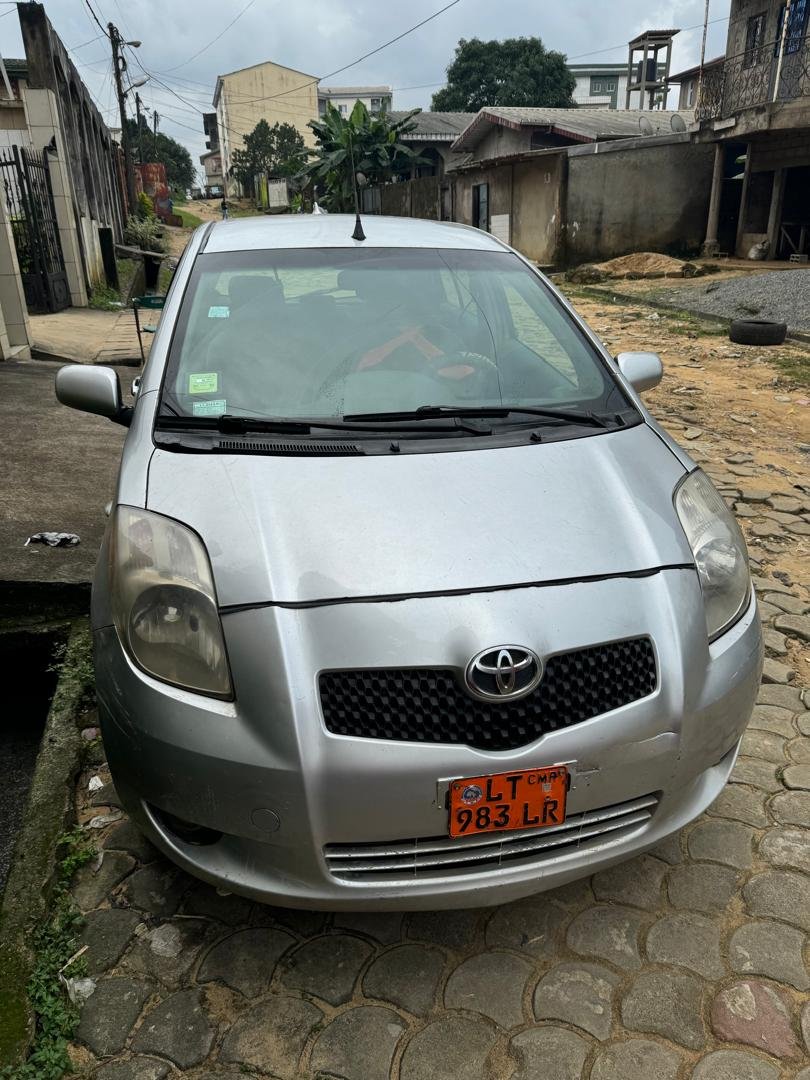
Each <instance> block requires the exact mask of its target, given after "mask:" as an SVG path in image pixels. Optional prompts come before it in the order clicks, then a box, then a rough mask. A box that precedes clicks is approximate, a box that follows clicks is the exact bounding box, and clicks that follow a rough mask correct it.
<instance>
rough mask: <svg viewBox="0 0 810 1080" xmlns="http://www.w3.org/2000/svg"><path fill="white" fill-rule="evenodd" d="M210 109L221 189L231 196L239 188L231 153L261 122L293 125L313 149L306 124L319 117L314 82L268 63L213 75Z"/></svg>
mask: <svg viewBox="0 0 810 1080" xmlns="http://www.w3.org/2000/svg"><path fill="white" fill-rule="evenodd" d="M214 108H215V110H216V116H217V129H218V136H219V150H220V153H221V155H222V173H223V176H224V182H225V189H226V192H227V193H228V194H229V195H235V194H237V193H238V184H237V183H236V181H235V180H234V179H233V178H232V177H231V176H229V173H230V170H231V166H232V162H233V152H234V150H239V149H241V148H242V146H243V142H242V140H243V138H244V137H245V135H249V134H250V132H251V131H253V129H254V128H255V127H256V125H257V124H258V122H259V121H260V120H266V121H267V123H268V124H270V126H271V127H272V126H273V124H276V123H278V124H282V123H287V124H292V125H293V127H296V128H297V129H298V130H299V131H300V132H301V134H302V135H303V137H304V141H305V143H306V144H307V146H313V145H314V143H315V138H314V136H313V133H312V131H311V130H310V128H309V126H308V125H309V121H310V120H317V118H318V79H317V77H316V76H315V75H307V74H306V72H304V71H295V70H294V69H293V68H288V67H284V66H283V65H282V64H274V63H273V62H272V61H270V60H268V61H266V62H265V63H263V64H253V65H252V67H247V68H240V69H239V70H238V71H231V72H229V73H228V74H227V75H219V76H218V77H217V85H216V90H215V91H214ZM211 149H213V147H211Z"/></svg>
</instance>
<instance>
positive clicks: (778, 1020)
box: [71, 310, 810, 1080]
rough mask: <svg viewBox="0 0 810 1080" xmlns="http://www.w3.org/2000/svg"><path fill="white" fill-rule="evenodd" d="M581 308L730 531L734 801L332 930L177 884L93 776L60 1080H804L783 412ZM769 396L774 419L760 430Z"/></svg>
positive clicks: (794, 549)
mask: <svg viewBox="0 0 810 1080" xmlns="http://www.w3.org/2000/svg"><path fill="white" fill-rule="evenodd" d="M587 313H588V314H589V316H590V317H591V318H592V322H593V323H594V324H595V325H596V327H597V329H598V330H599V331H600V332H602V333H604V334H605V335H606V336H607V335H609V336H610V339H611V342H612V343H615V344H616V346H618V344H619V342H621V341H624V342H626V343H627V346H628V347H632V345H633V343H634V340H636V341H638V340H639V338H640V337H641V336H642V334H641V330H643V336H644V337H645V340H646V341H647V342H648V343H649V344H650V345H652V347H656V346H657V347H658V348H659V349H660V350H661V351H662V352H663V353H664V356H665V359H666V360H668V361H669V362H670V369H669V373H668V376H667V382H666V383H665V385H664V388H663V390H661V391H657V392H656V394H655V395H654V406H653V407H654V408H655V411H656V412H657V413H658V414H659V415H660V416H661V417H662V418H663V419H664V420H665V422H666V423H667V424H668V426H669V427H670V429H671V430H672V431H673V433H674V434H675V435H676V437H678V438H683V439H685V441H686V443H687V445H689V446H690V449H691V450H692V452H693V453H694V455H695V457H696V458H698V459H699V460H701V461H702V462H703V463H704V465H705V467H706V468H707V470H708V471H709V472H710V473H711V475H712V476H713V478H714V479H715V482H716V483H717V484H718V486H719V487H720V489H721V490H722V491H723V493H724V494H725V495H726V497H727V498H728V499H729V500H730V501H731V502H732V503H734V504H735V505H736V507H737V510H738V513H739V515H740V517H741V520H742V522H743V526H744V528H745V530H746V532H747V533H748V537H749V541H750V544H751V554H752V560H753V565H754V570H755V573H756V578H755V581H756V586H757V589H758V592H759V594H760V602H761V612H762V618H763V622H764V624H765V626H766V628H767V629H766V632H765V633H766V642H767V660H766V665H765V682H764V684H763V686H762V688H761V692H760V695H759V701H758V704H757V706H756V709H755V711H754V715H753V717H752V719H751V724H750V727H749V730H748V731H747V733H746V735H745V737H744V739H743V745H742V753H741V756H740V758H739V761H738V763H737V766H736V768H735V770H734V773H733V776H732V782H731V783H730V784H729V785H728V787H727V788H726V789H725V790H724V791H723V792H722V794H721V795H720V797H719V798H718V800H717V801H716V802H715V803H714V805H713V806H712V807H711V808H710V809H709V811H708V812H707V813H706V814H705V815H704V816H703V817H702V818H701V819H699V820H698V821H696V822H695V823H693V824H692V825H691V826H690V827H688V828H687V829H685V830H684V831H683V832H682V833H681V834H680V835H678V836H675V837H673V838H671V840H670V841H668V842H667V843H665V844H664V845H663V846H661V847H659V848H657V849H655V850H653V851H651V852H649V853H648V854H645V855H642V856H640V857H638V858H636V859H634V860H632V861H631V862H627V863H625V864H623V865H620V866H617V867H615V868H612V869H610V870H607V871H605V872H602V873H600V874H597V875H596V876H595V877H593V878H591V879H590V880H584V881H581V882H578V883H576V884H574V885H569V886H566V887H565V888H562V889H558V890H555V891H553V892H548V893H545V894H541V895H539V896H537V897H534V898H532V899H529V900H524V901H520V902H517V903H513V904H508V905H505V906H503V907H500V908H494V909H487V910H474V911H459V912H431V913H413V914H408V915H399V914H391V913H386V914H356V915H351V914H339V915H330V914H321V913H313V912H293V911H285V910H281V909H277V908H269V907H262V906H261V905H257V904H253V903H250V902H248V901H247V900H244V899H240V898H238V897H234V896H225V895H220V894H218V893H217V892H216V891H215V890H214V889H212V888H210V887H209V886H207V885H204V884H202V883H200V882H197V881H195V880H193V879H191V878H189V877H187V876H186V875H184V874H183V873H181V872H179V871H177V870H176V869H174V868H172V867H171V866H170V865H169V864H168V863H167V862H166V861H165V860H164V859H163V858H161V857H160V856H158V854H157V853H156V852H155V851H154V850H153V849H152V848H151V846H150V845H149V844H148V843H147V842H146V841H145V840H144V839H142V838H141V837H140V836H139V835H138V833H137V832H136V831H135V829H134V828H133V827H132V825H131V824H130V823H129V822H128V821H127V820H126V819H122V818H121V815H120V812H119V811H118V810H117V809H116V798H115V793H114V791H113V789H112V788H111V786H110V785H109V783H105V786H104V787H102V788H101V789H100V790H96V791H94V792H93V793H92V795H89V794H88V781H89V778H90V776H91V775H95V774H98V775H100V776H101V779H102V780H104V781H108V779H109V778H108V776H107V774H106V772H105V770H104V768H103V767H102V768H100V769H95V770H90V771H86V772H85V773H84V774H83V775H82V776H81V777H80V782H79V788H78V790H79V801H80V809H79V819H80V821H82V822H85V823H89V822H90V820H91V818H92V817H93V816H96V818H101V821H102V827H101V828H99V829H98V832H97V835H98V836H99V842H100V849H101V852H102V854H103V858H102V859H101V861H100V862H99V861H96V862H94V863H92V864H89V865H88V866H86V867H84V868H83V870H82V871H80V874H79V876H78V877H77V879H76V882H75V885H74V890H73V891H74V895H75V898H76V900H77V902H78V903H79V905H80V907H81V908H82V910H83V911H84V912H86V913H87V922H86V928H85V930H84V941H85V943H86V944H87V945H88V950H87V953H86V954H85V955H86V957H87V960H88V966H89V972H90V975H91V976H92V977H93V979H95V980H96V988H95V992H94V993H93V994H92V996H90V998H89V999H88V1000H87V1002H86V1004H85V1005H84V1009H83V1013H82V1019H81V1026H80V1027H79V1030H78V1035H77V1039H76V1042H75V1043H74V1045H73V1046H72V1048H71V1052H72V1056H73V1059H74V1062H75V1072H76V1075H80V1076H87V1077H93V1078H94V1080H160V1078H163V1077H173V1078H177V1077H183V1078H186V1080H192V1078H194V1080H203V1078H205V1080H225V1078H228V1077H230V1078H233V1080H236V1078H237V1077H244V1076H245V1075H248V1076H254V1077H261V1078H264V1080H266V1078H270V1077H272V1078H276V1080H293V1078H301V1077H311V1078H315V1077H319V1078H322V1080H327V1078H328V1080H335V1078H343V1080H389V1078H391V1080H462V1078H463V1080H478V1078H481V1080H540V1078H543V1080H580V1078H582V1080H585V1078H588V1080H676V1078H677V1080H687V1078H692V1080H787V1078H799V1077H800V1078H801V1080H810V997H808V990H810V975H808V966H807V963H806V962H805V958H806V956H807V942H808V938H807V932H808V931H810V843H808V839H809V838H810V832H809V831H808V828H809V827H810V692H808V691H806V690H804V689H802V687H803V686H806V685H807V683H808V682H810V678H808V676H809V675H810V671H808V667H809V666H810V665H808V652H807V647H806V643H807V642H808V641H810V615H808V611H810V603H808V592H807V590H806V588H804V587H803V585H802V584H800V583H799V582H800V581H801V580H802V579H801V578H800V576H799V575H800V574H801V573H802V571H801V567H802V566H804V577H803V581H804V583H805V584H806V583H807V582H808V580H810V575H808V574H807V561H806V560H807V552H808V547H810V540H808V536H810V497H808V496H810V484H808V483H807V476H806V471H805V472H804V474H802V465H801V462H802V460H805V461H806V457H805V458H804V459H802V454H801V453H800V452H799V451H798V450H797V446H796V435H795V434H794V435H791V433H790V431H791V425H793V428H794V430H800V429H801V424H802V423H803V422H804V421H803V420H801V419H800V418H799V419H797V412H796V411H797V410H798V414H801V410H802V409H803V408H804V406H803V405H802V404H801V402H802V400H806V399H803V398H802V391H800V390H799V391H797V390H795V389H793V390H791V389H787V390H784V388H782V387H781V385H780V384H778V383H777V384H776V385H773V380H772V369H771V368H770V367H768V366H767V364H766V366H765V367H764V368H763V367H762V366H760V367H758V368H757V367H755V366H751V368H750V371H749V373H748V374H746V373H745V372H744V371H743V370H742V368H743V365H742V364H738V365H737V368H735V367H734V364H733V361H734V357H733V356H732V357H729V356H728V343H727V342H721V339H719V338H704V337H698V338H696V340H689V338H688V335H687V336H686V337H684V336H683V335H681V336H680V337H678V336H677V335H676V334H675V333H674V331H673V332H670V330H669V329H667V327H666V325H665V323H664V322H663V321H662V323H661V325H660V326H659V325H658V324H657V323H655V322H653V323H647V324H646V325H645V326H642V325H641V323H640V320H642V319H650V318H651V317H650V316H649V314H646V315H645V314H643V313H635V314H634V313H633V312H632V310H631V311H627V310H624V311H622V312H614V311H611V312H607V313H605V312H599V311H594V312H590V311H589V312H587ZM656 318H657V316H656ZM633 319H636V320H638V322H637V324H633V322H632V320H633ZM623 320H624V321H623ZM628 320H629V321H628ZM633 325H636V326H637V329H639V332H638V333H636V331H635V330H632V329H631V327H632V326H633ZM690 356H691V359H690ZM736 356H737V357H739V356H740V354H739V353H737V354H736ZM716 364H725V365H726V366H725V368H724V370H725V372H726V376H724V377H726V378H731V379H732V381H733V380H734V379H735V378H740V379H743V378H747V379H748V380H749V382H750V384H751V385H753V386H754V387H760V388H761V389H755V391H754V392H755V393H759V394H761V395H762V397H761V403H760V405H759V407H758V408H757V409H754V410H752V409H751V402H750V400H749V401H748V404H747V405H745V407H743V406H742V405H740V404H739V403H738V402H737V401H735V403H734V406H733V407H734V408H738V409H740V410H741V413H740V417H739V418H738V420H734V419H733V418H732V414H731V413H730V412H729V409H730V408H731V407H732V406H730V405H729V403H728V401H727V400H723V394H724V393H726V392H728V390H727V389H726V391H724V390H723V389H722V387H721V388H720V390H716V391H712V392H711V393H708V392H705V394H704V397H703V398H702V399H701V398H700V396H699V395H700V394H701V393H704V390H701V380H702V376H701V369H703V370H705V371H707V372H708V371H709V370H710V369H711V368H712V365H716ZM684 366H691V367H692V371H693V374H691V375H689V376H688V379H689V380H690V381H688V382H686V383H684V381H683V376H682V375H681V373H680V372H679V371H678V370H677V369H678V368H679V367H680V368H682V367H684ZM738 369H740V370H738ZM707 385H708V384H707ZM690 386H691V387H693V388H694V387H697V390H696V391H695V393H696V394H697V395H698V402H699V403H695V400H694V398H693V400H692V404H688V402H689V400H690V399H689V395H688V394H685V393H683V391H682V390H681V391H680V392H679V388H681V387H684V388H685V389H686V390H688V389H689V387H690ZM704 389H705V388H704ZM780 397H781V398H782V404H783V406H784V410H785V411H784V416H785V417H786V419H784V420H783V421H780V422H779V424H775V423H774V422H773V418H772V417H771V419H770V420H768V424H769V425H770V428H769V430H768V431H764V428H763V424H764V422H765V421H764V418H765V416H766V413H768V415H770V413H769V410H770V408H771V405H772V399H774V398H776V399H777V400H778V399H779V398H780ZM766 405H768V409H766V408H765V406H766ZM804 416H805V417H806V416H807V412H805V413H804ZM791 417H792V419H791ZM696 420H697V421H698V422H700V423H701V424H702V425H703V426H702V427H698V426H697V424H696ZM735 425H736V426H735ZM805 430H806V427H805ZM803 475H804V478H802V477H803ZM803 485H804V486H803ZM105 821H106V822H107V824H103V822H105ZM93 824H94V825H98V824H99V821H98V820H96V821H95V822H94V823H93Z"/></svg>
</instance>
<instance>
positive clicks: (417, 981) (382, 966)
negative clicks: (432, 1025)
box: [363, 944, 445, 1016]
mask: <svg viewBox="0 0 810 1080" xmlns="http://www.w3.org/2000/svg"><path fill="white" fill-rule="evenodd" d="M444 966H445V959H444V954H443V953H442V952H441V950H439V949H437V948H435V947H434V946H432V945H417V944H413V945H399V946H397V948H395V949H390V950H389V951H388V952H385V953H383V954H382V956H379V957H377V959H376V960H375V961H374V962H373V964H372V965H371V967H370V968H369V969H368V971H367V972H366V974H365V976H364V978H363V992H364V993H365V994H366V996H367V997H371V998H379V999H380V1000H382V1001H390V1002H392V1003H393V1004H394V1005H399V1007H400V1008H402V1009H406V1010H407V1011H408V1012H410V1013H413V1014H414V1016H427V1014H428V1013H429V1012H430V1011H431V1009H432V1008H433V1004H434V1001H435V998H436V990H437V989H438V986H439V981H440V979H441V977H442V974H443V973H444Z"/></svg>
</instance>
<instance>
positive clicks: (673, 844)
mask: <svg viewBox="0 0 810 1080" xmlns="http://www.w3.org/2000/svg"><path fill="white" fill-rule="evenodd" d="M682 835H683V832H682V831H679V832H676V833H673V834H672V836H667V837H666V839H664V840H662V841H661V842H660V843H658V844H656V845H655V847H654V848H650V855H654V856H655V858H656V859H663V860H664V862H666V863H669V865H670V866H675V864H676V863H680V862H683V851H682V850H681V837H682Z"/></svg>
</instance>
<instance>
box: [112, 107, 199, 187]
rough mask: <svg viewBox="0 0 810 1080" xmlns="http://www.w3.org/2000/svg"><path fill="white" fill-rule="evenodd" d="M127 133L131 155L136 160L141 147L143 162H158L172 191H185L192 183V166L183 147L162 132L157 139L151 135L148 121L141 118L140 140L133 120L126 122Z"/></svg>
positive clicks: (189, 157) (188, 155)
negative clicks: (164, 168)
mask: <svg viewBox="0 0 810 1080" xmlns="http://www.w3.org/2000/svg"><path fill="white" fill-rule="evenodd" d="M127 132H128V133H129V138H130V142H131V145H132V149H133V153H134V155H135V157H136V159H137V156H138V153H139V152H140V148H141V147H143V159H144V161H160V162H162V163H163V165H164V166H165V167H166V182H167V184H168V185H169V187H170V188H171V189H172V191H186V190H187V189H188V188H190V187H191V186H192V184H193V183H194V166H193V165H192V163H191V155H190V154H189V152H188V150H186V148H185V146H182V145H181V144H180V143H179V142H177V140H176V139H173V138H171V136H170V135H164V134H163V132H162V131H159V132H158V133H157V137H155V135H154V134H153V133H152V129H151V128H150V126H149V121H148V120H147V119H146V118H145V117H143V116H142V117H141V131H140V138H139V136H138V124H137V122H136V121H135V120H127Z"/></svg>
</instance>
